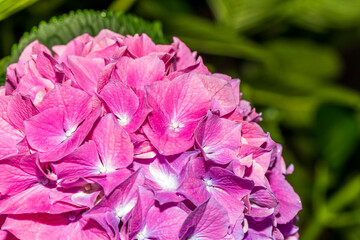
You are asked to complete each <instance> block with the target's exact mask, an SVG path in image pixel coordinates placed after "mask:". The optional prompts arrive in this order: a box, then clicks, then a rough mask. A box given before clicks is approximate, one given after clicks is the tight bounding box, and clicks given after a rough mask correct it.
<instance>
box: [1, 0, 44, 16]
mask: <svg viewBox="0 0 360 240" xmlns="http://www.w3.org/2000/svg"><path fill="white" fill-rule="evenodd" d="M35 2H37V0H0V21H1V20H3V19H5V18H6V17H8V16H10V15H11V14H13V13H15V12H18V11H20V10H21V9H23V8H26V7H27V6H30V5H31V4H33V3H35Z"/></svg>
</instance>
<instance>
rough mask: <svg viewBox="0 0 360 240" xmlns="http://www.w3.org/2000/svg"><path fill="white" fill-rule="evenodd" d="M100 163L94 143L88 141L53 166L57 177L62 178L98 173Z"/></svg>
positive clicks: (75, 177)
mask: <svg viewBox="0 0 360 240" xmlns="http://www.w3.org/2000/svg"><path fill="white" fill-rule="evenodd" d="M100 164H101V162H100V159H99V157H98V152H97V150H96V144H95V142H94V141H89V142H86V143H84V144H83V145H81V146H80V147H79V148H78V149H76V150H75V151H74V152H72V153H70V154H69V155H67V156H66V157H64V158H63V159H61V161H58V162H55V163H53V166H54V171H55V173H56V175H57V176H58V178H59V179H62V180H64V179H78V178H79V177H87V176H92V175H96V174H100V168H99V167H100Z"/></svg>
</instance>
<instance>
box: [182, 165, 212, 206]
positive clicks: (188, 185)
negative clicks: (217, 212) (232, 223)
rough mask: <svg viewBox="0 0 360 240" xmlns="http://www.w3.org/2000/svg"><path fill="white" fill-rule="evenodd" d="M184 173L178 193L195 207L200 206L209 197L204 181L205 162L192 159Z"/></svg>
mask: <svg viewBox="0 0 360 240" xmlns="http://www.w3.org/2000/svg"><path fill="white" fill-rule="evenodd" d="M184 171H185V177H184V181H183V183H182V185H181V186H180V187H179V189H178V191H179V192H180V193H181V194H183V195H184V196H185V197H186V198H188V199H189V200H190V201H191V202H193V203H194V204H195V205H200V204H202V203H203V202H205V201H206V200H207V199H209V197H210V192H209V191H208V190H207V188H206V186H207V185H206V183H205V179H204V177H205V176H206V166H205V161H204V160H203V159H201V158H194V159H192V160H190V162H189V163H188V164H187V166H186V169H185V170H184Z"/></svg>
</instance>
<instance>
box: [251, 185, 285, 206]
mask: <svg viewBox="0 0 360 240" xmlns="http://www.w3.org/2000/svg"><path fill="white" fill-rule="evenodd" d="M249 200H250V202H251V203H252V204H256V205H257V206H259V207H264V208H275V207H276V206H277V205H278V204H279V201H278V200H277V199H276V197H275V195H274V193H273V192H271V191H270V190H268V189H266V188H264V187H258V186H257V187H254V189H253V191H252V192H251V194H250V198H249Z"/></svg>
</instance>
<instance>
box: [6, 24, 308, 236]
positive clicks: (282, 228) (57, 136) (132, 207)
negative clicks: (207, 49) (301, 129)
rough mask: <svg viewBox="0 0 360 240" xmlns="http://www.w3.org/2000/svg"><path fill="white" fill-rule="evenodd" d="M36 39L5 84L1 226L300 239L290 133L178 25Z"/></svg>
mask: <svg viewBox="0 0 360 240" xmlns="http://www.w3.org/2000/svg"><path fill="white" fill-rule="evenodd" d="M52 50H53V52H54V54H52V51H50V50H49V49H48V48H47V47H45V46H44V45H42V44H41V43H39V42H38V41H34V42H33V43H31V44H29V45H28V46H27V47H26V48H25V49H24V51H23V53H22V54H21V56H20V58H19V61H18V62H17V63H14V64H11V65H10V66H9V67H8V69H7V81H6V84H5V87H2V88H1V91H0V167H1V169H2V172H1V174H0V216H1V218H0V226H1V230H0V233H1V236H2V239H28V240H32V239H42V240H47V239H84V240H86V239H89V240H90V239H124V240H134V239H138V240H145V239H159V240H172V239H184V240H185V239H192V240H195V239H236V240H237V239H297V238H298V234H297V230H298V229H297V227H296V226H295V225H294V223H295V222H296V218H297V217H296V215H297V213H298V211H299V210H300V209H301V202H300V198H299V196H298V195H297V194H296V193H295V192H294V190H293V188H292V187H291V185H290V184H289V183H288V182H287V181H286V178H285V177H286V175H288V174H290V173H291V171H292V170H291V168H292V167H291V166H290V167H289V168H288V169H286V165H285V162H284V159H283V158H282V156H281V155H282V154H281V151H282V147H281V145H279V144H277V143H275V142H274V141H273V140H272V139H271V138H270V135H269V134H268V133H265V132H264V131H263V130H262V129H261V127H260V126H259V125H258V122H259V121H261V116H260V114H258V113H256V112H255V110H254V109H252V108H251V106H250V104H249V102H247V101H245V100H243V99H242V98H241V96H242V95H241V94H240V92H239V86H240V80H239V79H232V78H231V77H229V76H226V75H224V74H219V73H215V74H213V73H211V72H209V70H208V69H207V68H206V66H205V65H204V63H203V61H202V59H201V57H197V54H196V53H195V52H191V51H190V49H189V48H188V47H187V46H186V45H185V44H184V43H183V42H181V41H180V40H179V39H177V38H174V39H173V43H172V44H170V45H156V44H155V43H154V42H153V41H152V40H151V39H150V38H149V37H148V36H147V35H145V34H142V35H135V36H122V35H119V34H116V33H113V32H111V31H109V30H102V31H101V32H100V33H99V34H98V35H97V36H95V37H92V36H90V35H88V34H84V35H81V36H79V37H77V38H75V39H74V40H72V41H70V42H69V43H68V44H67V45H61V46H54V47H53V48H52Z"/></svg>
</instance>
